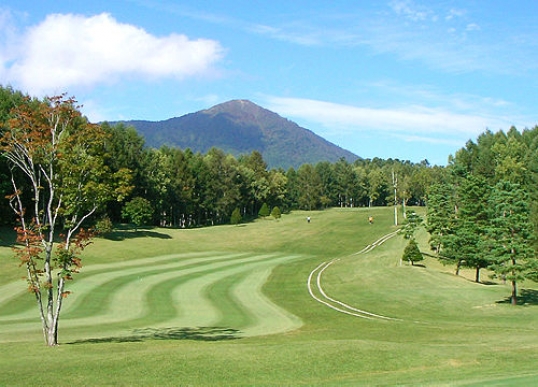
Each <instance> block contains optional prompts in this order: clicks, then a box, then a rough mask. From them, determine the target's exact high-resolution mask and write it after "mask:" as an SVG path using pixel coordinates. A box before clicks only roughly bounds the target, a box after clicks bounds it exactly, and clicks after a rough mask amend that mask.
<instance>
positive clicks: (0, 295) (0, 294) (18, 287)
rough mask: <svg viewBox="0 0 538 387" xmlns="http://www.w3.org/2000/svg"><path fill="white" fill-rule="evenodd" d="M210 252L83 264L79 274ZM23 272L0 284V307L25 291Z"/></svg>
mask: <svg viewBox="0 0 538 387" xmlns="http://www.w3.org/2000/svg"><path fill="white" fill-rule="evenodd" d="M212 254H214V253H213V252H195V253H187V254H168V255H162V256H156V257H149V258H141V259H133V260H128V261H124V262H115V263H111V264H109V263H105V264H96V265H89V266H83V268H82V271H81V274H82V275H84V274H85V273H91V272H96V271H109V270H110V269H111V268H115V269H120V268H128V267H134V266H143V265H154V264H155V263H157V262H161V261H171V260H177V259H185V258H195V257H199V258H200V259H201V258H203V257H204V256H206V257H212ZM23 273H24V271H21V280H18V281H13V282H10V283H8V284H6V285H2V286H0V307H4V304H5V303H7V302H9V301H11V300H12V299H14V298H18V297H20V296H21V295H24V294H25V293H27V289H26V287H25V286H24V282H23V281H24V280H23V279H22V278H23V277H22V276H23ZM77 279H78V278H77ZM17 302H19V300H17ZM6 309H7V308H6Z"/></svg>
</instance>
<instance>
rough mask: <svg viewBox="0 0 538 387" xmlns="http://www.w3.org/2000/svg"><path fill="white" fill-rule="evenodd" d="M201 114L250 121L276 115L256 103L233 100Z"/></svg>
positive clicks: (245, 100) (246, 100)
mask: <svg viewBox="0 0 538 387" xmlns="http://www.w3.org/2000/svg"><path fill="white" fill-rule="evenodd" d="M201 113H205V114H209V115H211V116H215V115H217V114H227V115H230V116H233V117H235V118H236V119H249V118H258V117H259V116H262V115H267V114H276V113H272V112H271V111H269V110H267V109H264V108H262V107H261V106H259V105H256V104H255V103H254V102H251V101H249V100H248V99H233V100H231V101H227V102H223V103H220V104H218V105H215V106H213V107H211V108H209V109H206V110H202V111H201Z"/></svg>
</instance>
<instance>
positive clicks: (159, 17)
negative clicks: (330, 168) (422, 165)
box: [0, 0, 538, 165]
mask: <svg viewBox="0 0 538 387" xmlns="http://www.w3.org/2000/svg"><path fill="white" fill-rule="evenodd" d="M537 14H538V2H536V1H534V0H520V1H518V0H514V1H504V0H482V1H473V0H465V1H459V0H457V1H450V0H444V1H420V0H379V1H351V0H349V1H347V0H333V1H316V0H309V1H304V0H294V1H289V0H286V1H280V0H271V1H255V0H237V1H234V0H230V1H221V0H198V1H171V0H160V1H158V0H108V1H107V0H92V1H87V0H86V1H76V0H69V1H63V0H56V1H50V0H32V1H24V2H22V1H18V0H4V1H3V2H2V4H0V84H2V85H4V86H7V85H11V86H12V87H14V88H15V89H18V90H22V91H25V92H28V93H29V94H31V95H34V96H39V97H42V96H45V95H55V94H59V93H63V92H67V93H68V94H69V95H72V96H74V97H75V98H76V99H77V100H78V101H79V103H81V104H82V105H83V107H82V111H83V113H84V114H85V115H87V116H88V118H89V119H90V120H91V121H94V122H96V121H102V120H109V121H113V120H121V119H146V120H164V119H167V118H171V117H178V116H181V115H184V114H187V113H192V112H195V111H198V110H202V109H206V108H209V107H211V106H213V105H215V104H217V103H221V102H225V101H228V100H231V99H249V100H251V101H253V102H255V103H257V104H259V105H261V106H263V107H265V108H267V109H270V110H272V111H275V112H276V113H278V114H280V115H281V116H283V117H286V118H289V119H291V120H292V121H295V122H297V123H298V124H299V125H301V126H303V127H305V128H308V129H310V130H312V131H313V132H314V133H316V134H318V135H320V136H322V137H324V138H325V139H327V140H329V141H331V142H333V143H335V144H337V145H339V146H341V147H343V148H345V149H348V150H350V151H352V152H353V153H355V154H357V155H359V156H361V157H366V158H373V157H381V158H385V159H386V158H398V159H401V160H411V161H413V162H419V161H421V160H424V159H427V160H428V161H429V162H430V163H431V164H440V165H444V164H446V162H447V159H448V156H449V155H450V154H454V153H455V152H456V151H457V150H458V149H460V148H461V147H463V146H464V145H465V143H466V142H467V141H468V140H469V139H472V140H474V139H476V137H477V136H478V135H479V134H480V133H482V132H484V131H485V130H486V129H490V130H492V131H497V130H499V129H503V130H505V131H506V130H508V129H509V128H510V127H511V126H512V125H514V126H516V127H517V128H518V129H524V128H531V127H534V126H535V125H536V124H538V118H537V116H538V114H537V113H538V110H537V109H538V95H537V94H538V93H537V90H538V47H537V46H538V23H536V21H535V17H536V15H537Z"/></svg>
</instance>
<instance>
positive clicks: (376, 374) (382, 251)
mask: <svg viewBox="0 0 538 387" xmlns="http://www.w3.org/2000/svg"><path fill="white" fill-rule="evenodd" d="M370 214H373V216H374V224H373V225H369V224H368V220H367V219H368V215H370ZM307 215H310V216H311V218H312V221H311V222H310V223H307V222H306V216H307ZM394 230H395V227H394V226H393V211H392V209H391V208H375V209H372V210H368V209H332V210H328V211H323V212H312V213H307V212H295V213H292V214H290V215H284V216H283V218H282V219H281V220H279V221H275V220H272V219H267V220H259V221H256V222H254V223H249V224H245V225H240V226H219V227H212V228H203V229H194V230H168V229H151V230H141V231H139V232H137V233H135V232H134V231H122V233H120V234H118V235H116V236H115V240H111V239H96V240H95V241H94V244H92V245H91V246H90V247H88V249H87V250H86V251H85V252H84V255H83V257H84V258H83V261H84V264H85V266H84V268H83V270H82V273H81V274H80V275H79V276H78V278H76V279H75V282H74V283H73V285H72V287H73V290H74V291H75V292H74V294H73V297H72V298H71V297H69V298H68V299H67V301H66V309H65V316H64V318H65V325H64V326H62V325H61V324H60V342H61V345H60V347H58V348H54V349H50V348H46V347H45V346H44V345H43V343H42V341H41V338H40V331H39V321H38V317H37V312H35V311H34V309H35V305H34V303H33V300H32V298H31V296H30V295H28V294H25V293H24V292H21V294H20V297H17V298H15V299H14V300H13V301H9V302H6V303H0V350H1V352H2V353H3V355H0V369H1V370H2V372H1V373H0V385H104V384H106V385H110V384H117V385H196V386H200V385H205V386H214V385H245V386H252V385H289V386H297V385H324V386H327V385H334V386H341V385H349V386H355V385H529V386H530V385H535V384H536V383H537V382H538V371H537V370H536V364H538V328H537V327H538V305H537V303H536V300H535V299H533V298H532V297H528V298H527V301H528V303H527V305H525V306H517V307H513V306H510V305H509V304H508V303H506V302H504V301H505V300H506V298H507V297H508V296H509V294H510V289H509V287H508V286H507V285H504V284H502V283H493V282H492V283H491V284H488V285H484V284H476V283H474V282H473V281H472V279H473V278H474V273H473V272H472V271H465V272H464V273H463V274H464V275H462V276H454V275H453V268H451V267H447V266H443V265H441V264H440V263H438V262H437V261H436V260H435V259H433V258H427V259H426V260H425V261H424V262H421V263H420V266H410V265H408V264H407V263H406V262H402V263H400V256H401V254H402V251H403V248H404V246H405V241H403V240H402V238H401V237H400V236H396V237H394V238H392V239H389V240H387V241H386V242H385V243H384V244H382V245H380V246H379V247H377V248H376V249H374V250H372V251H371V252H369V253H365V254H355V253H357V252H359V251H360V250H362V249H363V248H364V247H365V246H367V245H368V244H371V243H372V242H374V241H376V240H377V239H379V238H380V237H381V236H383V235H385V234H387V233H389V232H392V231H394ZM419 239H420V241H421V243H422V248H423V249H425V250H426V249H427V246H426V241H427V235H425V233H422V234H420V235H419ZM144 258H148V259H147V260H144ZM273 259H274V261H273ZM333 259H338V260H337V261H335V262H334V264H332V265H331V266H330V267H329V268H328V269H327V270H326V271H325V272H324V274H323V276H322V277H321V285H322V286H323V290H324V291H325V292H326V293H327V294H328V295H330V296H331V297H333V298H335V299H338V300H340V301H342V302H345V303H346V304H349V305H353V306H355V307H357V308H360V309H363V310H366V311H370V312H373V313H378V314H382V315H386V316H389V317H392V318H394V319H395V320H379V319H372V320H368V319H364V318H359V317H354V316H350V315H346V314H343V313H339V312H336V311H335V310H333V309H330V308H328V307H326V306H325V305H323V304H321V303H319V302H317V301H315V300H314V299H313V298H312V297H311V296H310V295H309V293H308V290H307V279H308V276H309V274H310V273H311V272H312V270H314V269H315V268H316V267H317V266H318V265H319V264H320V263H322V262H327V261H331V260H333ZM166 265H168V266H166ZM185 270H190V271H185ZM265 270H268V271H265ZM176 273H177V275H176ZM23 275H24V272H23V269H22V268H18V267H17V264H16V261H15V260H14V258H13V256H12V252H11V251H10V249H9V247H0V287H1V286H3V285H5V284H7V283H11V281H16V280H17V278H19V277H21V276H23ZM107 276H108V277H107ZM484 278H486V277H484ZM77 281H78V282H77ZM92 281H93V284H94V285H98V286H93V285H92ZM260 281H261V282H260ZM24 286H25V285H24V281H20V287H21V289H24ZM258 287H260V288H258ZM536 288H537V286H536V285H535V284H533V283H527V284H525V287H524V288H523V289H522V290H523V291H525V290H527V291H528V292H530V293H529V294H531V295H532V294H535V293H533V292H535V291H536ZM262 293H263V294H264V295H266V296H268V297H269V298H268V299H270V300H271V301H272V302H273V303H274V305H277V306H278V308H276V309H275V310H274V311H273V312H272V313H271V314H270V315H267V316H268V317H267V318H266V320H267V321H265V322H266V323H267V324H269V325H274V324H277V323H278V321H279V320H280V319H284V318H285V317H287V318H289V319H290V320H289V321H288V323H292V324H293V323H298V325H296V326H294V325H291V326H294V328H293V329H288V330H285V331H283V332H278V333H273V334H269V335H263V332H258V331H256V329H254V328H252V327H253V326H255V324H257V323H258V322H259V320H260V319H263V316H264V313H268V311H271V307H270V305H263V303H264V302H265V301H264V299H262V298H258V297H259V296H260V294H262ZM0 297H1V295H0ZM138 300H141V301H140V302H142V304H140V305H143V307H142V309H143V310H139V311H133V310H131V309H130V308H129V305H131V304H132V305H138V304H136V303H137V302H139V301H138ZM258 300H259V304H260V305H258V306H259V307H258V308H256V307H255V306H253V305H256V303H257V301H258ZM135 302H136V303H135ZM196 306H199V310H197V309H196ZM192 308H194V309H192ZM207 308H209V309H211V310H206V309H207ZM25 310H28V311H29V312H28V313H34V312H35V324H34V326H33V328H32V327H29V328H28V329H27V328H25V327H24V326H16V325H9V324H3V323H2V318H3V317H4V316H8V315H17V314H19V313H21V312H23V311H25ZM122 310H123V311H124V312H121V311H122ZM134 312H136V313H134ZM107 313H109V315H107ZM130 313H132V314H133V315H135V314H136V316H137V317H136V318H134V319H127V320H125V321H123V320H121V318H120V317H121V316H122V315H124V316H127V315H129V314H130ZM279 313H282V315H279ZM286 313H289V314H290V315H286ZM184 314H187V315H188V316H187V317H189V319H190V320H189V321H191V322H192V323H195V322H196V321H203V320H197V319H198V318H201V319H204V318H208V317H211V318H213V319H214V321H215V325H214V326H212V327H205V328H204V327H201V326H196V325H192V324H190V325H184V326H176V325H167V322H171V323H173V321H174V318H177V319H178V320H177V321H187V320H181V318H182V317H181V316H183V315H184ZM96 316H108V317H103V320H102V321H101V322H99V321H100V320H99V319H96V320H91V319H92V318H95V317H96ZM178 316H179V317H178ZM275 316H276V317H275ZM279 316H280V317H279ZM82 318H88V319H90V321H92V323H91V324H85V325H80V326H69V321H70V319H72V320H73V321H77V319H82ZM114 318H120V321H118V322H114V321H113V319H114ZM107 319H112V320H110V321H109V320H107ZM272 319H273V320H272ZM284 321H286V320H284ZM299 323H300V324H299ZM249 327H250V329H253V331H252V332H254V333H255V334H254V335H251V336H248V335H247V336H246V337H245V336H242V335H241V334H240V333H241V330H243V329H249ZM9 329H12V331H9ZM29 329H30V330H29ZM32 329H35V330H32ZM59 369H61V376H59V375H58V370H59Z"/></svg>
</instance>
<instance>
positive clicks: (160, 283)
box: [0, 254, 298, 333]
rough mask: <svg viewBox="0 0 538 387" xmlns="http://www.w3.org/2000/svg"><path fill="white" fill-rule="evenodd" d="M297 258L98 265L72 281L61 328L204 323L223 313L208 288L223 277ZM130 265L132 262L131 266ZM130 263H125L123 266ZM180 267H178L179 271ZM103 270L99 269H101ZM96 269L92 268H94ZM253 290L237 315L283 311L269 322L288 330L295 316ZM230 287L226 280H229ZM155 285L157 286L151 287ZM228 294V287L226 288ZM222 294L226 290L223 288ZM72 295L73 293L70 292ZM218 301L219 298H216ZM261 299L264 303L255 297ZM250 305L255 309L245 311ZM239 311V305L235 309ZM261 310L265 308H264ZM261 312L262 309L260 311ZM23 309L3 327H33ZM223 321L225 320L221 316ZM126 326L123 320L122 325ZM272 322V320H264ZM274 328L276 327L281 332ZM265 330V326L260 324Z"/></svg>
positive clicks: (30, 316)
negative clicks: (70, 298) (70, 300)
mask: <svg viewBox="0 0 538 387" xmlns="http://www.w3.org/2000/svg"><path fill="white" fill-rule="evenodd" d="M295 258H297V257H296V256H286V257H281V256H279V255H275V254H267V255H256V256H250V255H245V254H225V255H222V256H220V257H219V256H217V257H215V256H214V255H213V256H212V259H204V260H202V261H200V259H199V258H195V259H191V260H184V261H181V262H172V263H170V262H167V261H169V260H170V257H167V258H164V259H163V257H159V259H158V261H162V262H161V264H158V265H147V263H148V262H149V261H150V260H149V259H143V260H138V261H139V262H138V263H143V264H144V265H143V266H142V267H140V266H136V265H133V264H131V265H123V263H122V265H120V266H121V267H122V268H121V269H119V270H114V269H115V268H117V266H116V265H112V264H111V265H99V266H100V268H99V273H95V274H93V275H90V276H86V277H83V278H80V279H79V280H78V282H77V283H76V285H74V286H73V290H75V291H76V292H77V293H76V294H84V295H85V296H81V297H78V298H77V299H76V302H75V303H73V305H72V306H71V307H70V308H67V307H66V309H65V310H64V316H63V318H62V320H61V324H62V327H64V328H74V327H84V326H95V325H99V326H102V327H103V328H105V326H106V329H104V330H105V331H108V330H110V329H111V328H113V325H115V324H119V323H126V322H132V323H133V324H134V323H136V325H137V326H138V327H142V326H148V324H151V325H152V326H156V327H159V326H162V327H164V326H167V327H168V326H209V325H215V324H217V323H218V322H219V321H221V320H223V319H224V318H223V316H225V315H226V314H227V313H228V310H227V309H226V308H224V309H223V308H221V307H220V301H219V300H211V297H209V296H208V294H207V293H208V292H207V288H209V287H210V286H211V284H214V283H216V282H218V281H221V280H222V279H223V278H226V277H229V276H232V275H234V274H237V273H243V272H249V271H251V270H254V268H256V267H259V266H262V267H264V268H265V271H267V272H269V273H270V271H271V269H272V268H273V267H274V266H276V265H277V264H280V263H283V262H286V261H289V260H292V259H295ZM133 266H134V267H133ZM126 267H129V268H126ZM178 269H180V270H178ZM103 270H104V271H103ZM94 271H95V270H94ZM266 278H267V277H266V276H262V277H260V276H258V280H259V281H265V279H266ZM250 283H252V284H253V286H254V287H255V289H245V291H246V292H249V293H252V294H258V296H257V297H256V299H257V301H258V302H256V303H254V304H253V303H246V302H244V301H243V302H241V303H238V302H232V303H235V304H236V305H239V304H240V305H243V306H245V305H246V306H247V308H246V309H245V310H242V312H241V314H242V317H241V319H242V320H243V321H249V324H250V325H251V326H252V325H254V326H255V324H252V322H251V321H250V318H249V317H245V316H247V315H250V314H252V315H258V314H260V313H261V314H268V313H269V312H267V310H270V311H273V312H275V311H278V313H277V315H278V316H279V317H276V318H275V319H274V320H278V319H280V318H282V317H283V316H284V317H285V318H284V321H281V322H280V323H279V324H272V325H274V326H278V325H280V326H284V327H285V328H284V329H290V327H292V326H297V325H298V322H297V319H296V318H295V319H293V318H290V317H289V314H287V313H286V312H283V311H279V308H278V307H277V306H276V305H274V304H272V303H271V302H270V301H269V300H267V299H265V300H264V297H263V296H262V295H261V292H260V291H259V289H261V286H262V285H263V283H258V284H257V285H256V284H255V283H253V282H252V281H250ZM230 286H231V284H230ZM154 289H157V290H154ZM227 293H229V292H227ZM223 294H226V293H223ZM75 298H76V297H75ZM221 300H222V298H221ZM260 300H264V301H263V302H259V301H260ZM249 308H252V309H253V310H254V312H249ZM236 310H241V308H236ZM263 310H266V311H265V312H263ZM260 311H261V312H260ZM29 312H30V313H29V314H27V313H26V312H25V313H22V314H21V315H20V316H19V318H18V319H17V318H14V317H13V316H11V317H10V318H9V319H4V321H2V319H0V323H2V322H3V324H2V326H3V330H5V331H6V330H11V331H14V330H15V331H23V330H25V329H35V328H36V324H35V323H34V322H35V321H36V320H35V311H34V310H33V308H32V309H31V310H30V311H29ZM21 319H29V320H31V321H32V322H31V323H24V322H23V321H16V323H17V324H12V325H16V326H10V324H9V323H8V324H6V322H9V321H11V322H14V321H13V320H21ZM224 320H225V319H224ZM121 325H123V326H125V325H126V324H121ZM239 325H241V324H239ZM269 325H271V324H269ZM280 330H281V328H277V329H276V331H280ZM262 331H263V333H265V332H267V331H270V329H269V330H268V329H265V328H264V329H261V330H259V332H262Z"/></svg>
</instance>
